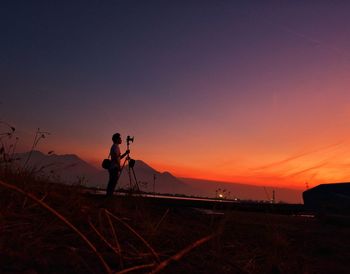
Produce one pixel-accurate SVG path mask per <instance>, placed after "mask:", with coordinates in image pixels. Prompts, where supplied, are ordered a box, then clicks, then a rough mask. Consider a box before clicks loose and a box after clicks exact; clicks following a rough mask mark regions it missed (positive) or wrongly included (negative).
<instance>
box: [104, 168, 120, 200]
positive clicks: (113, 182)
mask: <svg viewBox="0 0 350 274" xmlns="http://www.w3.org/2000/svg"><path fill="white" fill-rule="evenodd" d="M108 172H109V181H108V185H107V191H106V195H107V196H108V197H111V196H113V192H114V189H115V187H116V186H117V182H118V177H119V169H118V168H112V169H109V170H108Z"/></svg>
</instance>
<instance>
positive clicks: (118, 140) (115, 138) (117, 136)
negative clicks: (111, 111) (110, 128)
mask: <svg viewBox="0 0 350 274" xmlns="http://www.w3.org/2000/svg"><path fill="white" fill-rule="evenodd" d="M112 141H113V143H117V144H121V143H122V138H121V137H120V134H119V133H115V134H113V136H112Z"/></svg>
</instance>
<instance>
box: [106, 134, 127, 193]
mask: <svg viewBox="0 0 350 274" xmlns="http://www.w3.org/2000/svg"><path fill="white" fill-rule="evenodd" d="M112 141H113V144H112V146H111V150H110V156H111V165H110V167H109V169H108V173H109V180H108V185H107V190H106V195H107V197H111V196H113V192H114V189H115V187H116V185H117V183H118V179H119V176H120V172H121V166H120V160H121V159H123V158H124V157H125V156H126V155H128V154H129V153H130V151H129V150H126V151H125V153H124V154H121V153H120V147H119V145H120V144H121V143H122V138H121V136H120V134H119V133H115V134H113V136H112Z"/></svg>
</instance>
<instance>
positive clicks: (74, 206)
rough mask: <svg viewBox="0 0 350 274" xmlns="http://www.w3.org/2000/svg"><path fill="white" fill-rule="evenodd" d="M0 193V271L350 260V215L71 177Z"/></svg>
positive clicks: (327, 269)
mask: <svg viewBox="0 0 350 274" xmlns="http://www.w3.org/2000/svg"><path fill="white" fill-rule="evenodd" d="M18 188H19V189H23V188H24V187H23V186H20V185H19V186H18ZM28 193H30V194H31V195H32V196H33V197H34V198H33V197H31V196H30V195H28ZM0 195H1V201H0V205H1V211H0V273H107V272H109V271H110V272H113V273H118V272H119V273H293V274H295V273H327V274H328V273H349V269H350V249H349V246H350V225H349V222H348V219H347V218H341V217H332V218H330V217H322V218H310V217H301V216H288V215H277V214H271V213H268V212H266V213H254V212H242V211H222V212H217V211H203V210H198V209H194V208H187V207H186V208H185V207H173V208H170V207H167V206H159V205H157V206H154V205H152V204H150V203H148V202H147V201H145V200H144V199H140V198H132V197H131V198H130V199H118V198H114V199H109V200H107V199H106V198H104V197H103V198H98V199H97V198H92V197H87V196H86V195H83V194H81V193H80V192H79V190H77V189H72V188H69V187H67V186H64V187H63V186H62V187H57V186H55V187H50V186H47V187H46V188H45V190H43V189H41V190H40V191H37V188H36V190H35V189H33V188H30V189H26V190H25V191H24V193H20V192H18V191H17V190H16V189H9V188H7V187H3V186H0ZM35 198H38V201H36V200H35ZM40 201H41V202H40ZM51 209H52V210H51ZM58 215H59V216H58ZM84 237H85V238H84Z"/></svg>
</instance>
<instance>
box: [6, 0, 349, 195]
mask: <svg viewBox="0 0 350 274" xmlns="http://www.w3.org/2000/svg"><path fill="white" fill-rule="evenodd" d="M126 2H127V1H126ZM126 2H124V3H122V4H121V3H119V2H118V1H116V2H115V3H114V2H113V4H110V5H106V6H104V7H99V8H97V7H89V6H87V7H85V8H86V9H87V10H88V9H89V8H90V9H91V10H94V13H93V15H91V14H90V13H84V14H85V15H82V16H81V17H79V18H76V17H75V13H74V7H70V8H71V9H65V8H64V7H59V8H58V10H57V9H56V8H48V7H46V8H45V7H43V8H42V9H43V10H38V11H36V10H33V7H31V8H30V7H28V8H29V9H32V10H31V11H32V12H33V13H34V14H36V15H35V16H33V15H32V16H29V15H28V14H27V13H26V11H25V10H26V9H25V8H23V9H17V8H14V7H12V8H9V9H13V10H12V12H15V13H16V14H17V15H18V16H17V18H20V19H13V18H9V17H5V18H4V17H2V19H0V20H1V21H2V25H9V24H10V25H11V26H12V27H11V30H7V31H6V32H5V33H6V34H5V40H6V41H8V42H7V43H2V45H1V46H0V49H1V52H2V53H3V54H4V58H3V60H4V62H3V63H2V64H1V65H0V68H1V71H2V73H1V93H2V94H1V98H0V100H1V110H0V115H1V120H3V121H6V122H8V123H9V124H11V125H14V126H15V127H16V128H17V129H18V132H19V134H20V143H19V146H18V148H19V149H21V150H28V149H29V148H30V145H31V142H32V138H33V134H34V132H35V130H36V128H38V127H40V128H42V129H45V130H47V131H49V132H50V133H51V135H50V136H49V137H48V138H47V139H45V140H43V141H42V142H40V144H39V145H38V149H40V150H42V151H50V150H54V151H55V153H59V154H64V153H74V154H77V155H79V156H80V157H81V158H83V159H85V160H86V161H88V162H91V163H94V164H95V165H99V163H100V161H101V160H102V159H103V158H105V157H106V156H108V150H109V146H110V145H111V136H112V134H113V133H115V132H120V133H121V134H122V137H123V141H124V142H123V144H122V149H123V150H125V149H126V144H125V138H126V136H127V135H131V136H135V142H134V143H133V144H131V155H132V157H133V158H135V159H141V160H143V161H144V162H146V163H147V164H149V165H150V166H152V167H153V168H155V169H157V170H159V171H169V172H171V173H172V174H174V175H176V176H179V177H191V178H202V179H209V180H220V181H227V182H239V183H249V184H257V185H262V186H265V185H268V186H280V187H292V188H299V189H305V188H306V186H307V185H308V186H310V187H311V186H315V185H317V184H320V183H333V182H344V181H349V180H350V174H349V171H348V167H350V139H349V136H350V93H349V88H350V77H349V69H350V62H349V61H350V53H349V50H350V33H349V32H350V30H349V28H348V25H349V23H350V19H349V16H348V11H349V4H347V3H346V2H345V1H344V2H343V3H342V4H340V3H337V4H335V3H334V4H333V3H328V4H321V3H319V4H317V5H316V4H305V5H303V4H302V3H301V2H300V3H299V4H297V3H294V1H290V2H289V4H286V5H284V6H283V5H276V4H275V3H273V2H271V3H270V4H262V3H261V4H255V5H252V4H242V3H236V2H235V3H231V4H224V3H221V4H217V5H216V4H212V5H210V4H206V5H203V6H202V8H200V9H198V8H197V6H196V5H194V4H188V5H187V4H180V3H177V4H175V3H174V4H172V5H169V6H167V7H165V6H159V7H156V8H154V7H151V6H147V4H145V3H143V4H140V5H134V4H127V3H126ZM75 8H76V7H75ZM43 11H44V12H43ZM59 12H62V13H64V18H66V20H63V21H64V22H63V21H62V20H56V19H54V15H55V14H56V13H59ZM43 14H47V16H48V18H49V19H47V22H46V24H47V25H45V26H41V25H40V24H39V25H38V23H37V21H35V20H34V19H33V18H39V19H40V18H42V17H43V16H44V15H43ZM50 16H52V18H53V19H50V18H51V17H50ZM91 16H92V17H91ZM45 18H46V15H45ZM91 21H92V22H94V23H95V24H94V25H93V26H92V25H91V24H89V22H91ZM2 28H3V27H2ZM42 32H45V33H46V32H50V34H51V35H50V36H49V38H46V37H43V36H42ZM3 33H4V32H3ZM16 41H18V42H16ZM10 45H16V46H10Z"/></svg>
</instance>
